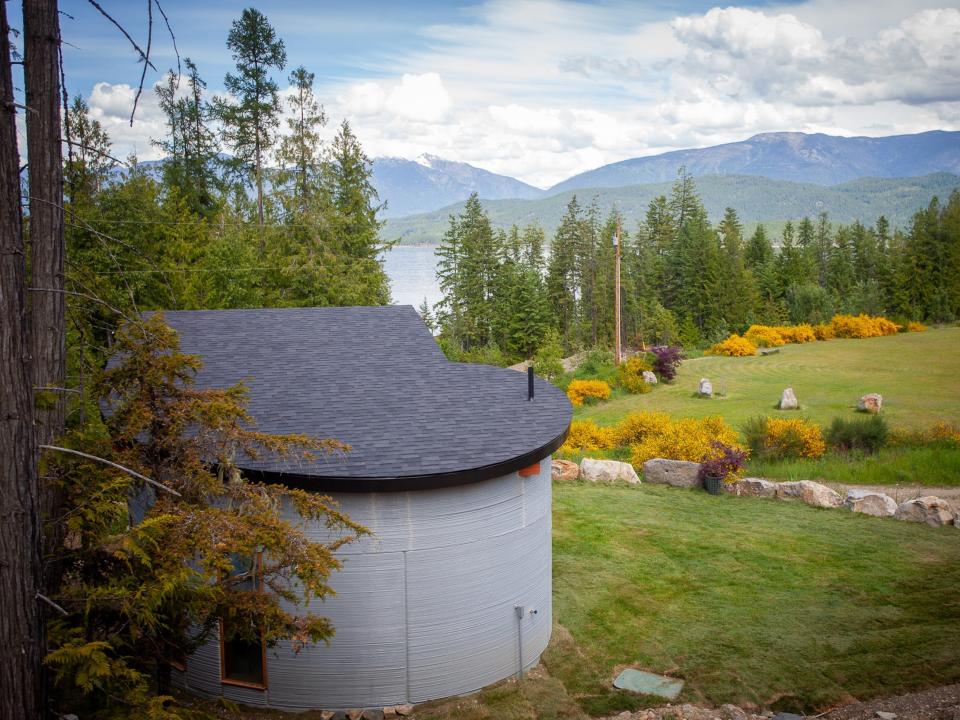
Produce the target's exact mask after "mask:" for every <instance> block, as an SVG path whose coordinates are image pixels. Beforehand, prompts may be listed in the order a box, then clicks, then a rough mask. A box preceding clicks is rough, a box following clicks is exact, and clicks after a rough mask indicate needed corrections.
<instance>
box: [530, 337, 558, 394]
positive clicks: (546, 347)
mask: <svg viewBox="0 0 960 720" xmlns="http://www.w3.org/2000/svg"><path fill="white" fill-rule="evenodd" d="M562 359H563V347H562V346H561V344H560V334H559V333H558V332H557V331H556V330H554V329H552V328H551V329H550V330H549V331H548V332H547V336H546V337H545V338H544V340H543V344H542V345H541V346H540V348H539V349H538V350H537V352H536V354H535V355H534V356H533V371H534V372H535V373H536V374H537V375H539V376H540V377H543V378H546V379H547V380H549V381H550V382H556V381H557V378H559V377H560V376H561V375H563V363H562V362H560V361H561V360H562Z"/></svg>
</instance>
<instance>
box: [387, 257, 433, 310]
mask: <svg viewBox="0 0 960 720" xmlns="http://www.w3.org/2000/svg"><path fill="white" fill-rule="evenodd" d="M434 250H435V247H434V246H433V245H398V246H396V247H395V248H393V249H392V250H390V251H389V252H387V253H386V255H385V257H384V261H383V267H384V270H386V272H387V277H389V278H390V297H391V299H392V300H393V304H394V305H413V306H414V307H415V308H416V307H420V303H422V302H423V299H424V298H426V299H427V302H428V303H430V307H433V306H434V305H435V304H436V303H437V301H438V300H440V298H441V297H442V295H441V293H440V285H439V284H438V283H437V258H436V255H434V254H433V253H434Z"/></svg>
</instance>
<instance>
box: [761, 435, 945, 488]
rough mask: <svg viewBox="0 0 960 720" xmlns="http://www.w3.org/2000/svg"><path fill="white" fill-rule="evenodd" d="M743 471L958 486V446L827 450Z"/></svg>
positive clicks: (844, 480)
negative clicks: (815, 455) (811, 457)
mask: <svg viewBox="0 0 960 720" xmlns="http://www.w3.org/2000/svg"><path fill="white" fill-rule="evenodd" d="M746 474H748V475H751V476H756V477H765V478H771V479H774V480H828V481H831V482H838V483H848V484H855V485H924V486H926V487H956V486H960V448H958V447H956V446H951V445H948V444H946V443H944V444H939V445H931V446H926V447H888V448H883V449H882V450H880V451H879V452H877V453H876V454H875V455H865V454H863V453H851V454H848V455H844V454H840V453H827V454H826V455H824V456H823V457H822V458H819V459H817V460H767V461H765V460H757V459H751V460H749V461H748V462H747V469H746Z"/></svg>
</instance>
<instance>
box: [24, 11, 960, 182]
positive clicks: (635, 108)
mask: <svg viewBox="0 0 960 720" xmlns="http://www.w3.org/2000/svg"><path fill="white" fill-rule="evenodd" d="M100 1H101V3H102V4H103V6H104V7H105V8H106V9H107V10H108V11H109V12H111V13H112V14H113V15H114V16H115V17H116V18H117V20H119V21H120V22H121V23H123V24H124V26H125V27H127V28H128V30H130V32H131V33H132V34H133V35H134V37H135V38H137V40H138V41H140V42H145V36H146V3H144V2H134V1H133V0H122V1H121V0H100ZM249 4H250V3H238V2H226V1H223V0H209V1H206V2H202V1H200V2H197V1H194V2H186V1H184V0H162V5H163V7H164V9H165V10H166V11H167V14H168V15H169V17H170V21H171V24H172V25H173V28H174V32H175V33H176V36H177V44H178V46H179V49H180V54H181V55H182V56H189V57H191V58H192V59H193V60H194V61H195V62H196V63H197V64H198V66H199V68H200V72H201V74H202V76H203V77H204V79H206V80H207V82H208V84H209V87H210V90H211V91H213V92H222V91H223V75H224V73H225V72H227V71H228V70H229V69H230V67H231V64H232V63H231V59H230V56H229V53H228V51H227V49H226V47H225V40H226V36H227V32H228V31H229V26H230V23H231V21H232V20H233V19H234V18H236V17H237V16H239V14H240V12H241V11H242V9H243V8H244V7H246V6H248V5H249ZM256 7H258V8H259V9H260V10H261V11H262V12H264V13H265V14H266V15H267V17H268V18H269V19H270V21H271V23H272V24H273V25H274V27H275V28H276V30H277V33H278V35H279V36H280V37H281V38H283V40H284V42H285V43H286V46H287V54H288V62H289V65H288V68H287V69H286V70H285V71H284V72H282V73H278V74H277V76H276V79H277V80H278V81H279V82H280V85H281V87H284V88H285V87H286V85H287V83H286V75H287V72H288V71H289V70H290V69H292V68H293V67H295V66H297V65H300V64H303V65H305V66H306V67H307V68H308V69H309V70H311V71H312V72H314V73H316V76H317V81H316V91H317V95H318V97H319V98H320V100H321V101H322V102H323V103H324V105H325V106H326V108H327V112H328V115H329V116H330V119H331V127H330V128H329V129H330V130H331V131H332V128H333V126H334V125H336V123H338V122H339V120H340V119H342V118H347V119H349V120H350V121H351V122H352V124H353V125H354V127H355V130H356V132H357V134H358V136H359V137H360V139H361V141H362V142H363V143H364V146H365V148H366V149H367V151H368V153H369V154H370V155H374V156H377V155H396V156H402V157H408V158H414V157H416V156H418V155H420V154H422V153H429V154H434V155H439V156H441V157H445V158H449V159H454V160H463V161H465V162H470V163H472V164H474V165H478V166H480V167H484V168H487V169H490V170H493V171H496V172H502V173H504V174H509V175H513V176H515V177H519V178H520V179H523V180H526V181H528V182H531V183H533V184H537V185H540V186H547V185H549V184H552V183H554V182H557V181H559V180H561V179H563V178H565V177H567V176H569V175H570V174H573V173H575V172H579V171H582V170H585V169H589V168H592V167H596V166H598V165H601V164H604V163H606V162H612V161H615V160H620V159H624V158H627V157H634V156H637V155H645V154H652V153H656V152H663V151H666V150H671V149H677V148H683V147H691V146H703V145H711V144H716V143H720V142H727V141H732V140H738V139H743V138H745V137H748V136H750V135H752V134H754V133H757V132H766V131H786V130H797V131H806V132H818V131H822V132H831V133H838V134H847V135H851V134H866V135H885V134H893V133H899V132H917V131H921V130H929V129H935V128H946V129H956V128H958V127H960V7H958V3H957V2H946V3H930V2H924V1H923V0H899V1H897V2H884V1H882V0H871V1H869V2H868V1H866V0H855V1H851V2H838V1H837V0H807V1H805V2H792V3H791V2H777V3H772V2H763V3H739V4H737V5H736V6H714V5H712V4H710V3H704V2H682V3H666V2H661V3H640V2H603V3H588V2H574V1H571V0H484V1H483V2H472V3H458V2H454V1H445V2H439V1H437V2H401V1H394V2H373V1H367V0H356V1H354V2H349V3H345V2H338V3H334V2H312V3H307V2H291V1H289V0H283V1H271V2H261V3H259V4H256ZM61 8H62V10H63V11H64V12H66V13H68V14H69V15H70V16H71V17H63V19H62V29H63V35H64V38H65V40H67V42H69V43H70V44H71V45H70V46H68V47H67V49H66V51H65V63H66V72H67V77H68V87H69V88H70V90H71V92H72V93H78V92H79V93H82V94H83V95H84V96H85V97H87V98H88V102H89V104H90V106H91V111H92V113H93V114H94V115H95V116H96V117H97V118H98V119H99V120H100V121H101V122H102V123H103V124H104V126H105V127H106V128H107V130H108V132H109V133H110V135H111V138H112V139H113V141H114V145H115V150H116V151H117V152H120V153H127V152H136V153H137V154H138V156H140V157H142V158H150V157H153V156H155V152H156V151H155V149H154V148H153V147H152V146H151V144H150V138H151V137H155V136H157V135H158V134H160V133H161V132H162V129H163V124H162V116H161V115H160V114H159V111H158V109H157V107H156V103H155V100H154V98H153V97H152V95H151V94H148V96H147V97H146V98H145V99H144V102H143V107H142V108H141V110H140V111H139V112H138V118H137V122H136V123H135V124H134V127H133V128H130V127H129V126H128V125H127V123H126V121H125V116H126V115H128V114H129V108H130V105H131V102H132V97H133V87H135V85H136V83H137V81H138V79H139V66H138V65H137V63H136V58H135V56H134V54H133V53H132V51H131V50H130V48H129V46H128V45H127V44H126V42H125V40H124V39H123V38H122V37H121V36H120V35H119V33H118V32H117V31H116V29H115V28H114V27H113V26H111V25H110V24H109V23H108V22H107V21H106V20H105V19H104V18H102V17H101V16H100V15H99V14H98V13H97V12H96V10H95V9H94V8H93V7H92V6H91V5H89V3H87V2H86V1H85V0H83V1H81V0H64V1H63V2H61ZM13 9H14V6H11V12H12V11H13ZM12 20H13V22H14V23H16V19H12ZM155 20H156V24H155V28H154V53H153V56H154V62H155V64H156V65H157V68H158V70H160V71H164V70H166V69H167V68H170V67H173V66H174V65H175V58H174V55H173V51H172V44H171V42H170V39H169V37H168V36H167V35H166V33H165V29H164V28H163V26H162V22H161V21H160V18H155ZM160 79H161V74H160V73H153V72H150V73H148V81H149V82H150V83H154V82H157V81H159V80H160Z"/></svg>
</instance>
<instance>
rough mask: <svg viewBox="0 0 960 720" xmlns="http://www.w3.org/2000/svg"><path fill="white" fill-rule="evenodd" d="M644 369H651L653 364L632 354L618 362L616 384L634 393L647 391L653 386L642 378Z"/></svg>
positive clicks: (650, 370)
mask: <svg viewBox="0 0 960 720" xmlns="http://www.w3.org/2000/svg"><path fill="white" fill-rule="evenodd" d="M644 371H649V372H652V371H653V366H652V365H651V364H650V363H648V362H646V361H645V360H644V359H643V357H642V356H640V355H634V356H633V357H630V358H627V359H626V360H625V361H624V362H622V363H620V366H619V367H618V368H617V384H618V385H619V386H620V387H622V388H623V389H624V390H626V391H627V392H629V393H633V394H635V395H637V394H642V393H648V392H650V391H651V390H653V386H652V385H650V384H649V383H648V382H646V381H645V380H644V379H643V373H644Z"/></svg>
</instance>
